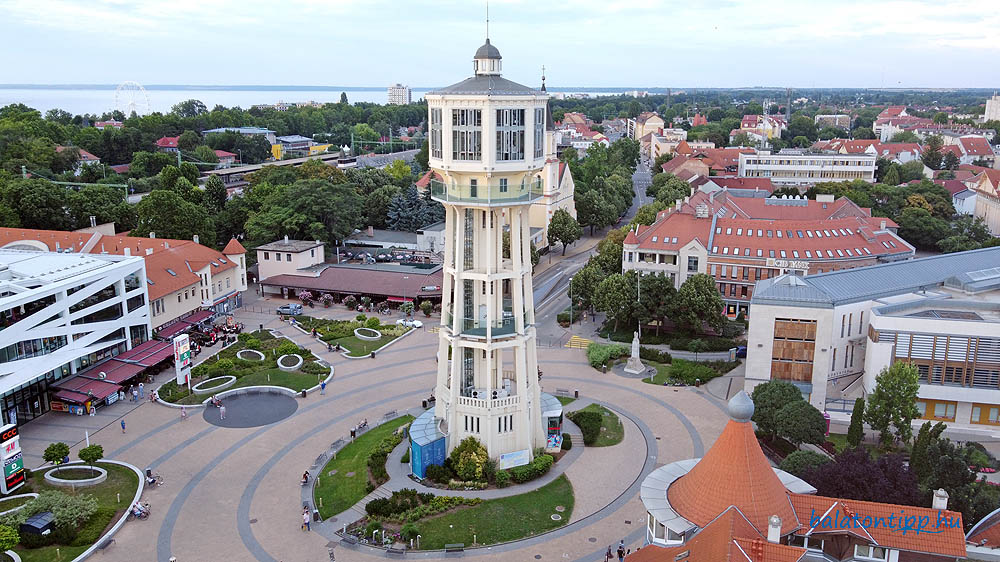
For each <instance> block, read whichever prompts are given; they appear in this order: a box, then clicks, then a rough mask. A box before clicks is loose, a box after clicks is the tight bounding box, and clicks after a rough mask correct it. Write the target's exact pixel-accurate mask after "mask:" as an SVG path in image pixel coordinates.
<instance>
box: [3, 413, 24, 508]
mask: <svg viewBox="0 0 1000 562" xmlns="http://www.w3.org/2000/svg"><path fill="white" fill-rule="evenodd" d="M0 460H2V461H3V480H2V481H0V492H3V493H4V494H9V493H10V492H11V491H13V490H15V489H17V488H19V487H21V486H22V485H24V456H23V455H22V454H21V443H20V439H19V438H18V431H17V425H15V424H7V425H5V426H3V427H0Z"/></svg>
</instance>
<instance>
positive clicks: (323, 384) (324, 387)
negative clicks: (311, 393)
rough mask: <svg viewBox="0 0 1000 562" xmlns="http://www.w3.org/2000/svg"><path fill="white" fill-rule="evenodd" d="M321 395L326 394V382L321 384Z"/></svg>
mask: <svg viewBox="0 0 1000 562" xmlns="http://www.w3.org/2000/svg"><path fill="white" fill-rule="evenodd" d="M319 394H320V396H322V395H324V394H326V381H323V382H321V383H319Z"/></svg>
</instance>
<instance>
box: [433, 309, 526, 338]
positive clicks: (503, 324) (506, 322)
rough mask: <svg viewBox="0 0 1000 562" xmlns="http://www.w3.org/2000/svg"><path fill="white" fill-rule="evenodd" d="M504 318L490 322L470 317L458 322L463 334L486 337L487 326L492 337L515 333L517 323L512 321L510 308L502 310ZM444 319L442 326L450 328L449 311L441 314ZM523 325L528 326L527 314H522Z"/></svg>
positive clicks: (451, 321)
mask: <svg viewBox="0 0 1000 562" xmlns="http://www.w3.org/2000/svg"><path fill="white" fill-rule="evenodd" d="M503 314H504V318H503V319H502V320H494V321H492V322H490V321H488V320H478V319H472V318H466V319H464V320H462V321H461V322H460V323H459V327H460V329H461V332H462V334H463V335H466V336H474V337H482V338H485V337H486V328H487V326H489V327H490V328H491V330H490V335H491V336H492V337H502V336H509V335H512V334H516V333H517V324H516V323H515V322H514V317H513V316H512V314H513V311H512V310H504V311H503ZM442 318H443V320H444V326H445V327H447V328H451V326H452V325H453V323H454V317H453V316H452V315H451V314H449V313H447V312H446V313H444V314H442ZM524 325H525V326H528V325H529V324H528V314H527V313H525V314H524Z"/></svg>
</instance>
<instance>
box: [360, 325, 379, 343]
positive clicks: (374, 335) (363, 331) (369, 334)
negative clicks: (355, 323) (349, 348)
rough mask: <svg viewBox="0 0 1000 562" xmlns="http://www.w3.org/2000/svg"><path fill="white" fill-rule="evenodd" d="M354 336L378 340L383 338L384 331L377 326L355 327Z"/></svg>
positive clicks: (366, 339)
mask: <svg viewBox="0 0 1000 562" xmlns="http://www.w3.org/2000/svg"><path fill="white" fill-rule="evenodd" d="M354 337H356V338H358V339H359V340H365V341H376V340H379V339H381V338H382V332H380V331H378V330H376V329H375V328H355V329H354Z"/></svg>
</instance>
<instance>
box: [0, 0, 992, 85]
mask: <svg viewBox="0 0 1000 562" xmlns="http://www.w3.org/2000/svg"><path fill="white" fill-rule="evenodd" d="M996 2H997V0H936V1H933V2H921V1H910V0H891V1H882V0H866V1H855V0H833V1H830V0H826V1H816V0H767V1H766V2H761V1H759V0H757V1H739V0H732V1H717V0H713V1H701V0H683V1H674V0H670V1H666V0H664V1H658V0H644V1H638V0H636V1H621V0H562V1H558V2H557V1H552V0H493V1H492V2H490V4H489V12H490V23H489V33H490V39H491V42H492V43H493V44H494V45H496V46H497V47H498V48H499V49H500V52H501V54H502V55H503V59H504V75H505V76H506V77H508V78H510V79H512V80H515V81H518V82H521V83H524V84H527V85H532V86H537V85H538V84H539V83H540V77H541V68H542V65H544V66H545V69H546V75H547V78H548V80H547V83H548V84H549V85H550V86H553V87H635V88H650V87H752V86H790V87H875V88H878V87H941V88H947V87H980V88H995V87H1000V65H998V64H997V61H1000V39H998V38H997V35H996V30H997V29H1000V9H998V8H997V3H996ZM485 19H486V3H485V2H483V1H478V2H477V1H469V0H461V1H444V0H440V1H436V0H433V1H423V0H306V1H303V0H277V1H275V0H269V1H259V0H170V1H165V0H152V1H150V0H0V37H2V38H3V40H2V45H3V48H2V53H3V55H2V56H0V59H2V62H0V84H117V83H120V82H123V81H126V80H134V81H137V82H140V83H143V84H197V85H234V84H238V85H258V84H260V85H309V86H378V87H384V86H385V85H388V84H391V83H395V82H401V83H404V84H408V85H410V86H411V87H427V86H430V87H437V86H445V85H448V84H451V83H454V82H457V81H459V80H461V79H463V78H464V77H467V76H469V75H471V73H472V62H471V59H472V55H473V53H474V52H475V50H476V48H478V47H479V46H480V45H481V44H482V43H483V40H484V38H485V35H486V23H485Z"/></svg>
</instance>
